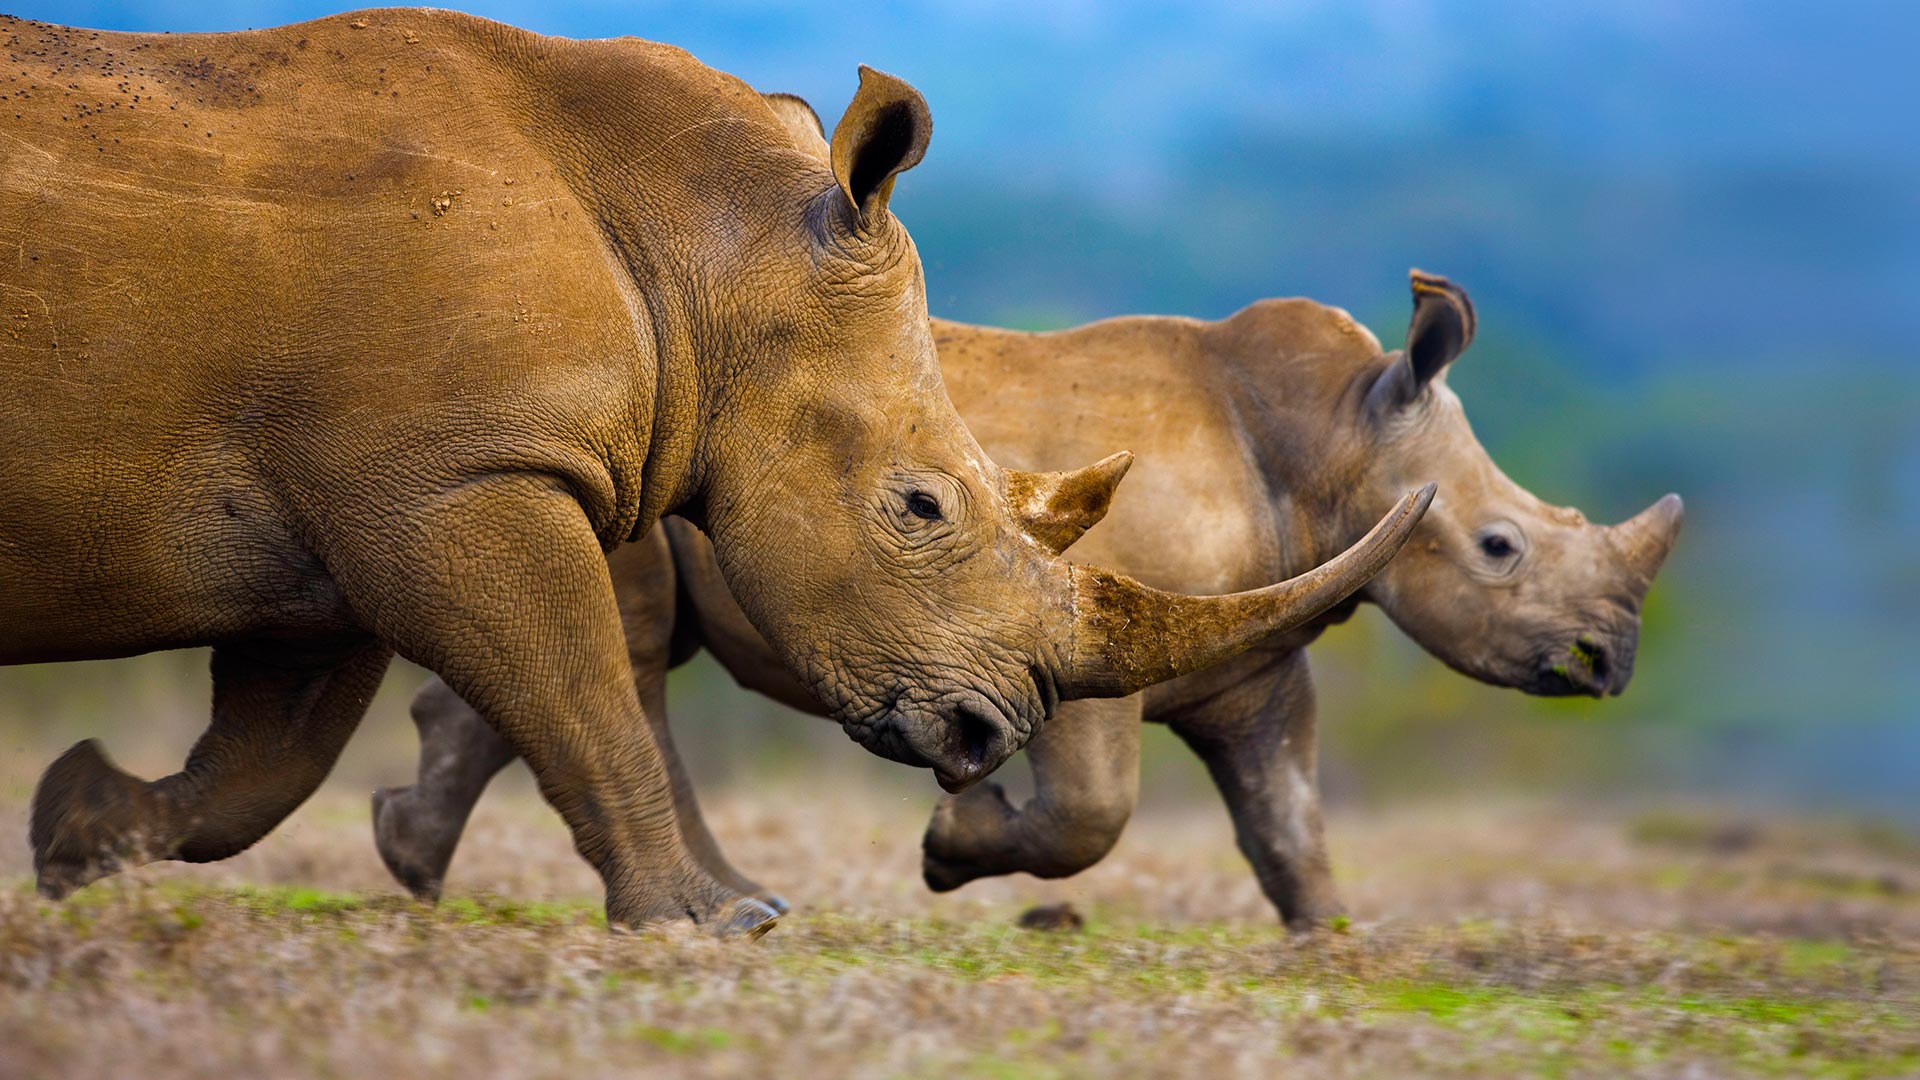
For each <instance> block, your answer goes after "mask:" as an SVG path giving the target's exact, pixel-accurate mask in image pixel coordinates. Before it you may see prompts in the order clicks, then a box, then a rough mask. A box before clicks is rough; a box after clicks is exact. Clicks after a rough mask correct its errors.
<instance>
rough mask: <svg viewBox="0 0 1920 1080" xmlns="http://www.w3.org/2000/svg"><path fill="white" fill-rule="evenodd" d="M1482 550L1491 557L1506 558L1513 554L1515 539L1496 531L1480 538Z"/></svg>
mask: <svg viewBox="0 0 1920 1080" xmlns="http://www.w3.org/2000/svg"><path fill="white" fill-rule="evenodd" d="M1480 550H1481V551H1482V552H1483V553H1485V555H1486V556H1487V558H1489V559H1504V558H1506V557H1507V556H1509V555H1512V554H1513V541H1511V540H1508V539H1507V538H1506V537H1504V536H1501V535H1499V534H1498V533H1494V534H1491V535H1488V536H1483V537H1481V538H1480Z"/></svg>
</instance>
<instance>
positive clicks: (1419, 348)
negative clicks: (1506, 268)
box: [1367, 270, 1477, 408]
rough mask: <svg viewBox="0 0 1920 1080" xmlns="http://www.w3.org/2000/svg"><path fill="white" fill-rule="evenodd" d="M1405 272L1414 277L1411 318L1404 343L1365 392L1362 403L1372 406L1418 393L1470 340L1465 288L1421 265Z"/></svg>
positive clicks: (1403, 401) (1397, 402)
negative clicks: (1426, 270)
mask: <svg viewBox="0 0 1920 1080" xmlns="http://www.w3.org/2000/svg"><path fill="white" fill-rule="evenodd" d="M1408 276H1409V277H1410V278H1411V279H1412V282H1413V321H1412V322H1411V323H1409V324H1408V325H1407V347H1406V349H1405V350H1404V351H1403V352H1402V353H1401V355H1400V358H1399V359H1397V360H1395V361H1394V362H1393V363H1391V364H1389V365H1387V370H1386V371H1384V372H1382V373H1381V375H1380V379H1379V381H1378V382H1376V383H1375V384H1374V386H1373V389H1372V390H1371V391H1369V392H1368V394H1367V402H1368V404H1370V405H1372V406H1375V407H1376V408H1397V407H1399V406H1402V405H1406V404H1407V403H1408V402H1411V401H1412V400H1413V399H1414V398H1417V397H1419V396H1420V391H1422V390H1424V389H1426V387H1427V384H1428V383H1430V382H1432V381H1433V378H1434V376H1436V375H1438V374H1440V373H1441V372H1442V371H1445V370H1446V368H1447V365H1448V364H1451V363H1453V362H1454V360H1455V359H1457V358H1458V357H1459V356H1460V354H1461V353H1463V352H1466V351H1467V346H1468V345H1470V344H1472V343H1473V331H1474V328H1475V326H1476V325H1477V321H1476V319H1475V317H1474V314H1473V301H1472V300H1469V299H1467V290H1465V289H1463V288H1461V287H1460V286H1458V285H1455V284H1454V283H1453V282H1451V281H1448V280H1447V279H1446V278H1443V277H1441V276H1440V275H1438V274H1429V273H1426V272H1425V271H1422V270H1414V271H1411V272H1410V273H1409V275H1408Z"/></svg>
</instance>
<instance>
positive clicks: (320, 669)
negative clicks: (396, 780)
mask: <svg viewBox="0 0 1920 1080" xmlns="http://www.w3.org/2000/svg"><path fill="white" fill-rule="evenodd" d="M389 658H390V654H389V653H387V652H386V651H385V650H384V649H381V648H378V647H374V646H359V647H354V648H350V649H348V650H346V651H345V652H344V653H343V652H342V651H340V650H333V651H328V652H320V653H310V652H305V651H303V650H301V649H299V648H297V647H294V648H289V647H285V646H281V645H275V646H272V647H270V648H268V649H255V648H249V647H248V646H244V645H228V646H221V647H220V648H218V649H215V650H214V656H213V681H214V692H213V722H212V723H211V724H210V725H209V726H208V728H207V731H206V732H205V734H203V735H202V736H201V737H200V740H199V741H198V742H196V743H195V744H194V748H193V751H192V752H191V753H190V754H189V755H188V757H187V763H186V766H185V767H184V768H183V769H182V770H181V771H180V772H177V773H175V774H173V775H171V776H168V777H165V778H163V779H161V780H157V781H154V782H152V783H149V782H147V781H144V780H141V779H139V778H137V777H134V776H131V775H129V774H127V773H125V772H123V771H121V770H120V769H119V768H118V767H117V766H115V765H114V764H113V762H112V761H110V760H109V759H108V758H107V756H106V753H105V752H104V751H103V750H102V749H101V747H100V744H99V743H98V742H95V741H94V740H91V739H89V740H86V741H84V742H81V743H78V744H76V745H75V746H73V747H72V748H71V749H69V750H68V751H67V752H66V753H64V754H62V755H60V757H59V758H58V759H56V760H55V761H54V762H53V764H52V765H50V766H48V767H47V771H46V772H45V773H44V774H43V775H42V776H41V778H40V783H39V785H38V786H37V787H36V789H35V791H34V797H33V809H32V819H31V823H30V825H29V828H28V838H29V840H30V842H31V843H32V845H33V853H34V871H35V874H36V876H37V878H38V884H39V888H40V891H41V892H42V893H44V894H45V895H48V896H52V897H60V896H65V895H66V894H67V893H70V892H72V891H73V890H74V889H77V888H79V887H81V886H82V885H85V884H87V883H88V882H91V881H95V880H97V879H99V878H101V877H105V876H107V875H108V874H112V873H115V872H117V871H119V870H122V869H125V868H128V867H131V866H137V865H140V864H141V863H144V862H150V861H153V860H156V859H179V860H182V861H186V862H211V861H214V860H218V859H224V858H227V857H229V856H231V855H235V854H238V853H239V852H241V851H244V850H246V849H247V848H249V847H251V846H252V845H253V844H254V843H255V842H257V841H258V840H259V839H260V838H261V837H263V836H265V835H266V834H267V833H268V832H270V831H272V829H273V827H274V826H276V825H278V824H279V823H280V822H281V821H283V820H285V818H286V816H287V815H288V814H290V813H292V812H293V810H294V809H295V808H296V807H298V806H299V805H300V804H301V803H302V802H304V801H306V799H307V797H308V796H309V795H311V794H312V793H313V790H314V789H315V788H316V787H318V786H319V784H320V781H321V780H323V779H325V777H326V775H327V773H328V772H329V771H330V770H331V769H332V768H333V763H334V761H335V760H336V759H337V758H338V757H339V754H340V750H341V748H342V747H344V746H345V745H346V741H347V738H348V736H350V735H352V733H353V730H354V729H355V728H356V727H357V726H358V725H359V722H360V717H361V715H362V714H363V713H364V712H365V710H366V706H367V702H368V701H369V700H370V699H371V697H372V695H373V691H374V689H375V688H376V687H377V686H378V685H379V682H380V677H381V675H382V674H384V673H385V671H386V667H387V661H388V659H389Z"/></svg>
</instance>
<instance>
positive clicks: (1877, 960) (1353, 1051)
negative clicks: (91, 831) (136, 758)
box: [0, 785, 1920, 1080]
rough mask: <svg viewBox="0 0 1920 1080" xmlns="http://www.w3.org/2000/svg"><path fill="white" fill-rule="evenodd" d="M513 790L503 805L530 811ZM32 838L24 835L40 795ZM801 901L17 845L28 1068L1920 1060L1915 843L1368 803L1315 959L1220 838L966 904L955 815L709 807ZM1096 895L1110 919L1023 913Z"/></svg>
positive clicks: (1000, 1070)
mask: <svg viewBox="0 0 1920 1080" xmlns="http://www.w3.org/2000/svg"><path fill="white" fill-rule="evenodd" d="M501 795H504V796H505V797H499V796H501ZM8 800H9V801H6V802H5V803H4V804H0V836H11V837H23V836H24V832H25V829H24V810H23V808H22V806H21V805H20V800H19V799H18V798H17V797H15V796H12V795H9V796H8ZM714 802H715V807H714V809H715V810H716V813H715V814H714V824H715V828H716V831H717V832H719V833H720V835H721V836H722V838H723V839H724V840H725V841H726V842H727V843H728V845H729V847H730V849H731V850H732V851H733V852H734V854H735V855H736V856H737V859H738V862H739V863H740V865H741V866H742V867H743V868H746V869H748V870H750V871H751V872H754V873H756V874H758V875H760V877H761V879H762V880H763V881H765V882H766V883H767V884H769V885H771V886H774V887H777V888H779V889H780V890H782V891H783V892H785V893H786V895H787V896H789V897H790V898H792V899H794V900H796V901H797V902H799V904H800V905H801V906H800V910H799V911H798V912H796V914H794V915H792V916H789V917H788V918H787V919H786V920H785V921H784V922H783V923H782V924H781V926H780V927H779V928H778V929H777V930H775V932H774V933H772V934H771V935H769V936H768V937H767V938H765V939H764V940H762V941H761V942H759V943H756V944H750V945H746V944H725V943H715V942H711V941H707V940H704V939H699V938H694V937H689V936H675V935H654V936H644V937H632V936H614V935H609V934H608V933H607V932H606V931H605V930H604V929H603V928H602V927H601V925H600V924H599V922H598V901H597V895H598V890H597V885H596V882H595V881H594V879H593V878H592V877H591V875H590V874H589V872H588V871H587V870H586V869H585V867H584V866H583V865H581V864H580V863H579V862H578V860H577V859H576V858H575V857H574V856H573V854H572V852H571V850H570V848H569V846H568V844H567V842H566V839H565V837H564V835H563V834H562V832H561V831H560V830H559V828H558V826H557V823H556V822H555V821H554V820H553V819H552V815H551V814H550V813H548V812H547V811H546V810H545V808H544V807H542V806H541V805H539V803H538V802H537V801H536V800H534V799H532V798H531V797H529V796H528V794H527V793H526V790H525V787H524V785H522V786H521V787H520V788H519V789H518V790H517V792H515V791H509V792H504V793H496V797H495V798H493V799H491V800H490V801H488V802H487V803H484V804H483V805H482V809H481V813H480V814H479V815H478V816H477V818H476V820H475V823H474V826H473V831H472V833H471V834H470V836H469V843H468V846H467V847H466V848H465V849H464V850H463V852H462V855H461V857H460V859H459V860H458V861H456V864H455V868H454V879H453V881H452V882H450V885H449V892H450V899H449V901H447V902H445V903H443V904H442V905H440V907H439V908H437V909H429V908H424V907H420V906H417V905H414V904H412V903H409V902H407V901H405V900H403V899H401V898H400V897H399V896H398V895H396V893H395V890H394V888H393V887H392V886H391V885H390V884H389V883H388V882H387V880H386V878H385V875H384V873H383V872H382V871H381V869H380V865H379V863H378V861H377V859H376V858H375V857H374V855H373V853H372V848H371V843H370V840H369V829H368V826H367V821H366V810H365V806H364V803H363V802H362V800H361V796H360V795H359V794H358V793H356V792H348V791H344V790H329V791H328V792H326V793H323V795H322V796H321V797H320V798H319V799H317V800H316V801H315V803H314V804H312V805H310V806H308V807H307V808H305V809H304V810H302V811H301V812H300V814H298V815H297V816H296V818H295V819H294V820H293V821H292V822H289V823H288V825H287V826H286V827H284V828H283V829H282V830H281V832H280V833H278V834H276V835H275V836H274V837H272V838H271V839H270V840H269V841H268V842H266V843H265V844H262V845H261V846H260V847H259V848H257V849H256V850H254V851H252V852H249V853H247V854H246V855H244V856H242V857H240V858H238V859H235V860H232V861H230V862H227V863H223V864H219V865H215V866H208V867H183V866H159V867H150V868H147V869H143V870H141V871H138V872H136V873H135V874H132V875H129V876H127V877H123V878H121V879H118V880H115V881H111V882H107V883H102V884H100V885H96V886H93V887H91V888H89V889H87V890H84V891H83V892H81V893H80V894H78V895H77V896H75V897H74V898H73V899H72V900H70V901H68V902H67V903H65V904H53V903H48V902H46V901H42V900H40V899H38V898H36V897H35V896H34V895H33V894H32V892H31V890H30V888H29V887H28V884H27V881H26V875H27V873H28V869H29V867H28V860H27V857H26V853H25V850H24V844H21V843H18V842H16V841H9V842H8V843H7V844H6V845H4V847H0V880H3V881H4V882H5V885H4V887H0V1076H8V1077H11V1076H32V1077H39V1076H48V1077H51V1076H65V1075H88V1076H129V1077H131V1076H139V1077H176V1076H180V1077H184V1076H230V1075H287V1076H366V1075H390V1076H407V1077H432V1076H450V1077H459V1078H461V1080H471V1078H474V1077H479V1076H484V1075H534V1076H555V1077H567V1078H569V1080H576V1078H580V1077H585V1076H594V1075H615V1074H620V1075H625V1074H629V1073H632V1072H634V1071H636V1070H644V1071H646V1072H647V1073H648V1074H649V1075H719V1076H730V1075H742V1076H746V1075H755V1076H758V1075H768V1074H778V1075H851V1076H874V1077H891V1076H928V1075H955V1076H984V1077H998V1076H1035V1075H1037V1076H1056V1075H1057V1076H1078V1075H1100V1076H1112V1075H1120V1076H1127V1075H1142V1076H1145V1075H1166V1074H1186V1075H1202V1076H1208V1077H1210V1078H1224V1077H1229V1076H1272V1075H1276V1074H1299V1075H1311V1076H1347V1075H1389V1076H1400V1075H1409V1074H1434V1073H1438V1074H1493V1075H1513V1074H1543V1075H1564V1076H1582V1075H1585V1076H1618V1075H1652V1076H1667V1075H1672V1076H1693V1075H1703V1076H1722V1075H1736V1074H1759V1075H1792V1076H1800V1075H1832V1076H1870V1075H1911V1074H1916V1073H1920V859H1916V855H1915V849H1913V848H1912V847H1911V846H1909V844H1910V841H1909V840H1908V839H1906V838H1903V837H1900V836H1897V835H1890V834H1882V833H1873V832H1868V831H1862V830H1858V829H1851V828H1846V827H1842V826H1838V825H1818V824H1805V823H1800V824H1796V823H1782V822H1768V823H1763V824H1762V825H1760V826H1758V827H1757V828H1754V827H1723V826H1721V825H1717V824H1715V823H1714V820H1713V819H1712V818H1711V817H1702V816H1700V815H1666V816H1660V817H1640V818H1631V817H1626V816H1621V815H1608V814H1605V813H1594V812H1584V811H1583V812H1579V813H1576V812H1575V810H1574V808H1571V807H1564V806H1562V807H1551V806H1541V805H1510V806H1497V805H1475V806H1457V805H1447V806H1436V807H1427V808H1424V809H1421V810H1419V811H1414V810H1405V811H1397V812H1394V813H1392V814H1380V815H1358V814H1348V815H1342V816H1338V817H1337V818H1336V820H1335V822H1334V829H1333V831H1334V834H1335V835H1334V842H1335V844H1336V845H1337V846H1336V852H1337V854H1338V856H1339V860H1340V863H1341V866H1342V868H1343V870H1344V871H1345V873H1344V880H1343V885H1344V888H1345V890H1346V895H1347V896H1348V898H1349V900H1350V902H1351V904H1352V906H1353V909H1354V921H1353V923H1352V924H1351V925H1350V926H1347V927H1345V928H1343V929H1341V930H1336V931H1328V932H1322V933H1318V934H1314V935H1311V936H1306V937H1288V936H1287V935H1285V934H1284V933H1283V932H1281V931H1280V930H1279V929H1278V928H1277V927H1276V926H1274V925H1273V923H1272V918H1271V914H1270V912H1269V911H1268V909H1267V908H1266V905H1265V901H1264V900H1262V899H1261V898H1260V896H1259V895H1258V893H1257V891H1256V890H1255V888H1254V886H1253V883H1252V880H1251V876H1250V875H1249V874H1248V873H1247V871H1246V870H1245V868H1244V865H1243V864H1242V863H1241V862H1240V860H1239V857H1238V855H1237V854H1236V853H1235V852H1234V850H1233V847H1232V842H1231V837H1230V834H1229V832H1228V830H1227V827H1226V825H1225V822H1224V815H1222V814H1221V813H1220V812H1219V811H1218V809H1217V808H1215V807H1211V806H1195V807H1193V808H1191V809H1177V808H1175V809H1165V808H1163V809H1161V810H1159V811H1156V812H1143V814H1142V816H1141V818H1140V819H1139V820H1138V821H1136V823H1135V825H1134V827H1133V829H1132V830H1131V831H1130V833H1129V835H1128V837H1127V840H1126V841H1125V842H1124V843H1123V845H1122V847H1121V849H1120V850H1118V851H1117V852H1115V853H1114V855H1113V856H1112V857H1110V858H1109V859H1108V860H1107V861H1106V862H1105V863H1104V864H1102V865H1101V866H1100V867H1098V868H1097V869H1096V870H1094V871H1092V872H1090V873H1088V874H1085V875H1082V876H1080V877H1079V878H1076V879H1073V880H1071V881H1068V882H1036V881H1033V880H1031V879H1024V878H1022V879H1009V880H1001V881H994V882H986V883H980V884H977V885H974V886H969V887H968V888H967V889H965V890H962V891H961V892H960V893H959V894H957V895H953V896H946V897H938V896H933V895H931V894H929V893H927V892H926V891H925V890H924V889H923V888H922V887H921V886H920V884H919V882H918V878H917V873H916V869H917V842H918V831H919V827H920V824H921V822H922V821H923V820H924V814H923V812H924V810H925V807H926V805H927V802H928V800H927V799H926V798H924V797H921V796H918V795H916V796H913V797H910V798H908V799H905V800H901V798H900V796H899V795H898V794H893V795H883V794H878V793H867V794H862V793H860V792H853V793H849V794H846V795H842V796H836V797H824V796H821V795H819V794H818V793H817V792H816V793H809V792H806V791H804V790H802V789H798V788H795V789H776V790H772V791H769V790H765V789H762V790H757V791H753V792H744V791H736V792H731V793H721V796H720V797H718V798H716V799H715V800H714ZM1063 900H1064V901H1071V902H1072V903H1073V904H1075V905H1077V906H1078V907H1079V908H1080V910H1081V911H1083V912H1085V913H1086V914H1087V915H1088V916H1089V925H1088V927H1087V929H1086V931H1085V932H1082V933H1078V934H1042V933H1035V932H1031V931H1023V930H1019V929H1017V928H1015V926H1014V921H1015V918H1016V916H1017V914H1018V912H1019V911H1020V910H1021V909H1022V908H1023V907H1024V906H1026V905H1027V904H1030V903H1035V902H1055V901H1063Z"/></svg>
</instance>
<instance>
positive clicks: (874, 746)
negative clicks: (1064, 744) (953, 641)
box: [867, 692, 1025, 792]
mask: <svg viewBox="0 0 1920 1080" xmlns="http://www.w3.org/2000/svg"><path fill="white" fill-rule="evenodd" d="M1024 741H1025V740H1023V739H1021V738H1020V737H1019V736H1018V734H1017V732H1016V729H1015V727H1014V725H1013V724H1012V722H1010V721H1009V720H1008V719H1007V716H1006V714H1005V713H1004V712H1002V711H1001V710H1000V709H999V708H998V707H997V706H995V705H994V704H993V703H992V702H991V701H990V700H988V699H987V698H986V697H985V696H984V695H981V694H977V693H971V692H969V693H966V694H961V695H956V696H954V697H951V698H947V699H944V700H942V701H940V702H938V703H936V704H933V705H930V706H925V707H923V708H921V709H916V710H914V711H912V712H906V711H896V712H895V713H893V715H891V716H889V717H888V718H887V719H886V720H884V721H882V722H881V723H880V724H879V725H877V727H876V728H875V729H874V731H873V735H872V737H871V739H870V740H868V743H867V748H868V749H870V750H872V751H873V752H874V753H877V754H879V755H880V756H881V757H885V758H890V759H892V760H894V761H897V762H900V763H901V764H903V765H911V766H913V767H915V768H921V769H932V770H933V774H934V778H935V779H936V780H938V781H939V782H940V786H941V788H943V789H944V790H946V791H948V792H959V791H964V790H966V789H967V788H969V787H972V786H973V785H974V783H976V782H977V781H979V780H980V779H981V778H983V777H985V776H986V775H987V774H988V773H991V772H992V771H993V770H995V769H997V768H999V767H1000V766H1001V765H1002V764H1004V763H1005V762H1006V760H1007V759H1008V758H1010V757H1012V756H1013V754H1014V751H1016V750H1018V749H1020V746H1021V744H1022V743H1023V742H1024Z"/></svg>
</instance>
